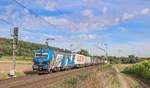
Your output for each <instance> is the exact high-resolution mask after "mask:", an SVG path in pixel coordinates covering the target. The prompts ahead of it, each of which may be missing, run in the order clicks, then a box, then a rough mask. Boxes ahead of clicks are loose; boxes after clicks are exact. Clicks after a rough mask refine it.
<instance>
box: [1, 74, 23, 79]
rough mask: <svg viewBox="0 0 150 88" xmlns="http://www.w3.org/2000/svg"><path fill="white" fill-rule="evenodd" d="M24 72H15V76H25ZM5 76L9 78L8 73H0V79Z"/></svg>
mask: <svg viewBox="0 0 150 88" xmlns="http://www.w3.org/2000/svg"><path fill="white" fill-rule="evenodd" d="M25 75H26V74H25V73H24V72H19V73H18V72H16V76H25ZM7 78H10V75H9V73H0V80H3V79H7Z"/></svg>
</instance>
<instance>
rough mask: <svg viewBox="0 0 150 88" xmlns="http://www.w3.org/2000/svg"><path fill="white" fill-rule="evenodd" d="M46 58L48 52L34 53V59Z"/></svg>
mask: <svg viewBox="0 0 150 88" xmlns="http://www.w3.org/2000/svg"><path fill="white" fill-rule="evenodd" d="M47 57H48V52H36V53H35V58H47Z"/></svg>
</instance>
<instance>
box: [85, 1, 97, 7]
mask: <svg viewBox="0 0 150 88" xmlns="http://www.w3.org/2000/svg"><path fill="white" fill-rule="evenodd" d="M98 1H99V0H83V3H84V4H85V5H86V6H87V7H91V6H93V5H95V4H96V3H97V2H98Z"/></svg>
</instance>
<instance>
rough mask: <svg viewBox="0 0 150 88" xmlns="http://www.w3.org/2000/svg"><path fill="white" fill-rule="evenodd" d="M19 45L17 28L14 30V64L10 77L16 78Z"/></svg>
mask: <svg viewBox="0 0 150 88" xmlns="http://www.w3.org/2000/svg"><path fill="white" fill-rule="evenodd" d="M17 43H18V27H15V28H14V30H13V62H12V69H11V70H10V76H12V77H16V75H15V68H16V46H17Z"/></svg>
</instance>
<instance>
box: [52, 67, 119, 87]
mask: <svg viewBox="0 0 150 88" xmlns="http://www.w3.org/2000/svg"><path fill="white" fill-rule="evenodd" d="M52 88H120V83H119V80H118V77H117V73H116V70H115V69H114V68H113V67H112V66H111V65H105V66H103V67H100V68H99V69H97V70H96V71H93V72H88V73H82V74H80V75H77V76H75V77H73V78H71V79H66V80H64V81H62V82H61V83H60V84H57V85H55V86H53V87H52Z"/></svg>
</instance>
